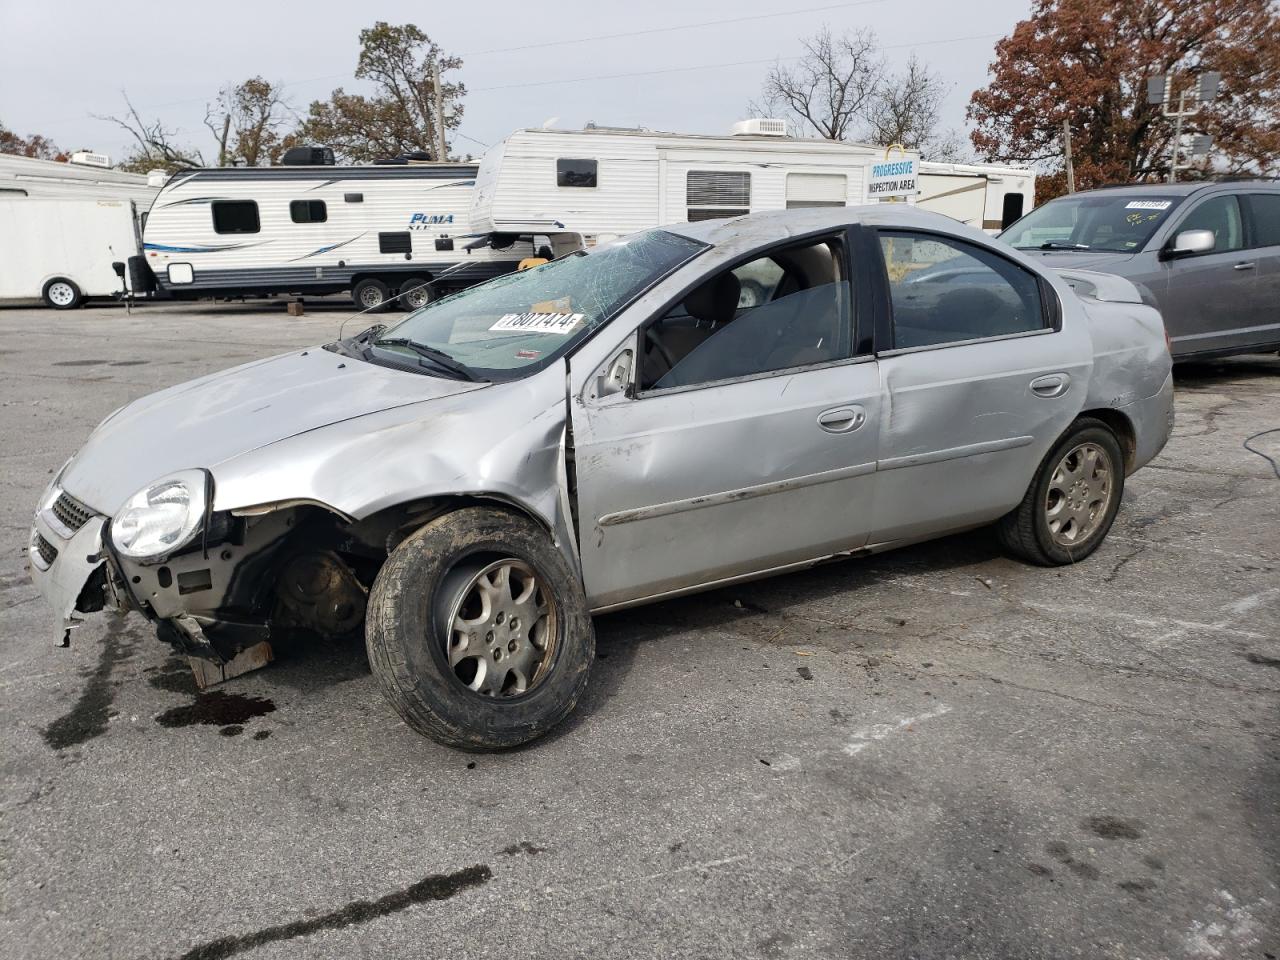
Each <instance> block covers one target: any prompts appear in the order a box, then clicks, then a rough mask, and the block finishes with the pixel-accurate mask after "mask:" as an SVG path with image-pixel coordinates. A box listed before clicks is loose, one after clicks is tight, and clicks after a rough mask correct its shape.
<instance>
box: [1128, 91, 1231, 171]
mask: <svg viewBox="0 0 1280 960" xmlns="http://www.w3.org/2000/svg"><path fill="white" fill-rule="evenodd" d="M1173 82H1174V75H1173V74H1172V73H1165V74H1160V75H1158V76H1154V77H1147V103H1154V104H1159V105H1160V112H1161V113H1163V114H1164V116H1166V117H1168V118H1170V119H1171V120H1173V146H1172V147H1171V148H1170V150H1169V182H1170V183H1177V181H1178V171H1179V170H1185V169H1187V168H1188V167H1190V166H1191V164H1190V163H1179V162H1178V154H1179V152H1180V151H1181V150H1182V121H1183V119H1184V118H1185V117H1192V116H1195V115H1196V114H1197V113H1199V112H1200V108H1201V107H1203V106H1204V105H1205V104H1206V103H1208V102H1209V101H1211V100H1213V99H1214V97H1216V96H1217V95H1218V86H1219V85H1220V84H1221V83H1222V74H1220V73H1218V72H1217V71H1216V70H1208V71H1205V72H1204V73H1202V74H1200V76H1199V77H1197V78H1196V85H1195V87H1193V88H1192V87H1186V86H1184V87H1183V88H1182V89H1181V90H1180V91H1179V92H1178V107H1177V109H1176V110H1175V109H1171V107H1172V104H1173ZM1211 142H1212V141H1211V140H1210V138H1209V137H1208V136H1205V135H1204V134H1199V135H1197V136H1195V137H1193V138H1192V141H1191V150H1190V151H1189V153H1190V155H1191V157H1192V158H1193V159H1194V158H1195V157H1202V156H1204V155H1205V154H1206V153H1208V152H1209V144H1210V143H1211Z"/></svg>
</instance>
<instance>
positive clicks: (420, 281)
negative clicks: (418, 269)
mask: <svg viewBox="0 0 1280 960" xmlns="http://www.w3.org/2000/svg"><path fill="white" fill-rule="evenodd" d="M429 282H430V281H429V280H427V278H426V277H410V278H409V279H408V280H406V281H405V282H404V283H402V284H400V296H399V298H398V299H399V305H400V309H401V310H421V309H422V308H423V307H425V306H426V305H427V304H428V303H430V302H431V301H432V300H434V299H435V297H434V296H433V295H432V292H431V288H430V287H429V286H427V285H426V284H428V283H429Z"/></svg>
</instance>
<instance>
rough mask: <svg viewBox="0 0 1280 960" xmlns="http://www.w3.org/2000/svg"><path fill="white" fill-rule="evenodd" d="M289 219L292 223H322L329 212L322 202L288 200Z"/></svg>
mask: <svg viewBox="0 0 1280 960" xmlns="http://www.w3.org/2000/svg"><path fill="white" fill-rule="evenodd" d="M289 219H290V220H292V221H293V222H294V223H324V222H325V221H326V220H328V219H329V211H328V210H327V209H326V207H325V205H324V201H323V200H290V201H289Z"/></svg>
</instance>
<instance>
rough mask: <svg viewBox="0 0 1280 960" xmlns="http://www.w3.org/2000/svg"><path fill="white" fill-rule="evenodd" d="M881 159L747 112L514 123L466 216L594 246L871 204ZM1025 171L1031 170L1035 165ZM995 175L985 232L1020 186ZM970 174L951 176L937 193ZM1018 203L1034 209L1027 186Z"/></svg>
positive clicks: (480, 178)
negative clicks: (790, 211) (571, 126)
mask: <svg viewBox="0 0 1280 960" xmlns="http://www.w3.org/2000/svg"><path fill="white" fill-rule="evenodd" d="M884 156H885V151H884V148H883V147H878V146H873V145H870V144H863V143H848V142H836V141H831V140H813V139H801V138H793V137H788V136H786V124H785V123H784V122H783V121H781V120H766V119H755V120H745V121H742V122H740V123H738V124H736V125H735V126H734V131H733V133H732V135H729V136H705V135H700V134H677V133H659V132H654V131H650V130H643V129H629V128H617V127H597V126H595V125H592V124H588V126H587V127H586V128H585V129H583V130H548V129H526V130H517V131H515V132H514V133H512V134H511V135H510V136H508V137H507V138H506V139H505V140H503V141H502V142H501V143H498V144H497V145H495V146H494V147H492V148H491V149H490V150H489V151H488V152H487V153H485V155H484V157H482V158H481V160H480V169H479V172H478V173H477V175H476V190H475V197H474V204H473V207H472V213H471V220H472V225H473V227H474V228H475V229H476V230H478V231H490V232H492V233H494V234H496V235H503V234H507V235H517V236H520V235H530V234H533V235H536V234H540V233H542V234H551V235H553V237H554V235H555V234H560V236H559V237H558V238H556V239H558V240H559V244H558V245H557V252H560V249H561V245H563V244H566V243H568V242H570V241H571V239H572V238H573V237H574V236H575V235H577V236H581V238H582V242H584V243H585V244H587V245H591V244H592V243H594V242H596V241H597V240H600V239H606V238H609V237H613V236H619V235H622V234H626V233H631V232H632V231H635V230H642V229H645V228H649V227H654V226H658V225H660V224H663V223H674V222H679V221H686V220H688V221H695V220H705V219H709V218H712V217H730V216H737V215H739V214H745V213H754V212H757V211H760V210H781V209H787V208H793V207H813V206H853V205H857V204H862V203H867V202H869V201H868V195H867V182H868V179H869V173H870V167H871V165H872V164H873V163H876V162H878V161H881V160H883V159H884ZM906 157H907V158H908V159H911V158H915V154H912V153H910V152H908V153H907V154H906ZM927 166H929V167H932V168H936V169H935V172H934V173H931V174H930V176H931V177H932V178H933V179H937V180H941V178H951V177H958V176H960V173H959V171H960V170H961V169H963V170H965V171H971V170H972V171H976V170H980V169H985V168H982V167H979V166H974V167H965V168H959V167H956V168H954V169H952V166H951V165H948V164H929V165H927ZM943 168H946V169H943ZM1000 171H1001V172H1005V173H1007V172H1008V171H1006V170H1005V168H1000ZM993 173H994V171H993ZM1018 174H1019V176H1020V177H1023V176H1024V175H1025V177H1026V178H1030V174H1029V172H1028V171H1018ZM964 176H965V177H966V178H967V177H970V174H968V173H965V174H964ZM998 176H999V175H998V174H997V175H994V176H989V177H987V178H986V179H985V181H984V183H985V184H987V185H989V186H992V187H995V186H996V185H999V187H1000V190H1001V193H1000V195H999V196H996V197H993V198H992V199H988V198H986V196H985V194H984V197H983V200H984V207H983V214H982V217H981V218H980V220H981V222H979V223H978V224H977V225H979V226H981V227H983V228H985V229H998V226H999V225H998V224H997V225H996V227H995V228H992V227H990V226H989V225H988V224H987V222H986V221H987V220H988V219H992V218H988V217H987V216H986V209H987V206H989V205H990V204H994V209H996V210H999V209H1001V206H1002V205H1003V204H1004V203H1005V200H1004V199H1003V196H1004V191H1006V190H1007V191H1008V193H1009V194H1012V193H1014V192H1015V191H1014V190H1013V189H1012V188H1013V180H1012V178H1009V179H1008V180H1007V182H1005V181H1002V180H1000V179H998ZM922 179H923V178H922ZM969 182H970V181H969V179H965V180H964V182H963V183H961V182H959V180H957V181H956V182H954V183H953V182H951V181H950V180H949V179H948V180H947V183H948V186H947V187H946V188H939V189H938V190H937V191H936V192H937V193H938V194H943V193H945V192H946V190H947V189H951V188H954V187H961V186H964V187H967V186H968V184H969ZM1025 182H1027V180H1025V179H1020V180H1019V183H1025ZM967 199H969V198H968V197H967V196H966V200H967ZM1023 201H1024V203H1025V205H1027V206H1029V205H1030V202H1031V193H1030V190H1029V189H1027V190H1025V191H1023ZM912 202H916V201H912ZM1010 203H1012V201H1010ZM920 205H921V206H924V207H925V208H926V209H938V210H940V212H942V213H949V212H950V208H951V207H952V206H954V203H953V202H952V200H951V197H950V196H940V197H933V196H930V197H928V198H924V199H923V202H921V204H920ZM939 205H941V206H939ZM944 207H945V209H944ZM964 212H967V209H966V211H964ZM958 219H959V218H958ZM966 220H967V222H973V221H972V219H971V218H966ZM566 238H569V239H566Z"/></svg>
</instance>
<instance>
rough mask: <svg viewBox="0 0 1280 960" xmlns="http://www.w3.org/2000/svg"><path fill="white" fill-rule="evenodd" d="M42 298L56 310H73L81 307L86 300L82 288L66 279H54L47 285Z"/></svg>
mask: <svg viewBox="0 0 1280 960" xmlns="http://www.w3.org/2000/svg"><path fill="white" fill-rule="evenodd" d="M41 296H42V297H43V299H44V302H45V303H46V304H47V305H48V306H51V307H53V309H55V310H71V309H73V308H75V307H78V306H80V304H81V302H83V300H84V295H83V294H82V293H81V292H80V288H79V287H77V286H76V285H75V283H74V282H73V281H71V280H68V279H67V278H66V277H54V278H53V279H52V280H50V281H49V282H48V283H46V284H45V285H44V290H43V292H42V293H41Z"/></svg>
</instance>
